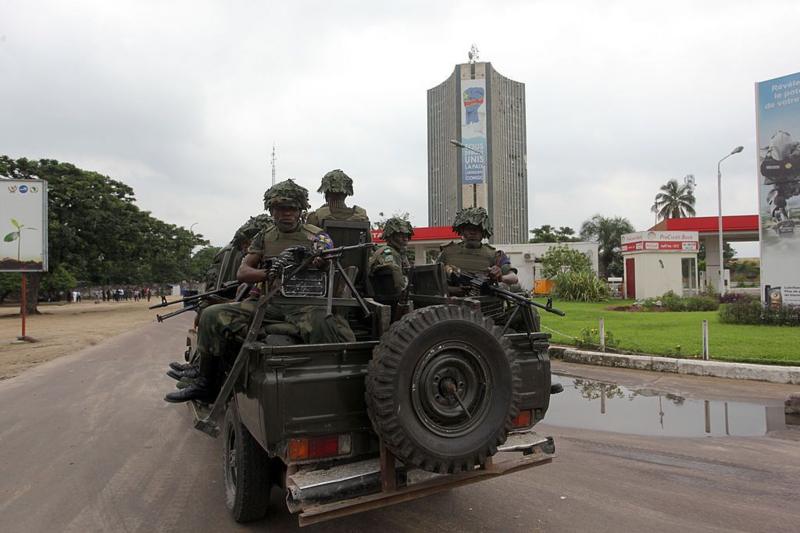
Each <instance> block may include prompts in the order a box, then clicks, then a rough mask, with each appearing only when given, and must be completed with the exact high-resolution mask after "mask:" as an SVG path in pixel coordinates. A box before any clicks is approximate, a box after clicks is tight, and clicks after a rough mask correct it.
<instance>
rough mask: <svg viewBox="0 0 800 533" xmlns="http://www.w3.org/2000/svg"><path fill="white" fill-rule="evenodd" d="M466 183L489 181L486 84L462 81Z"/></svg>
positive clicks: (478, 81)
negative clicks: (487, 171) (487, 176)
mask: <svg viewBox="0 0 800 533" xmlns="http://www.w3.org/2000/svg"><path fill="white" fill-rule="evenodd" d="M461 142H462V143H464V145H465V146H466V148H462V149H461V176H462V178H461V179H462V182H463V183H464V184H467V185H472V184H479V183H485V181H486V80H461Z"/></svg>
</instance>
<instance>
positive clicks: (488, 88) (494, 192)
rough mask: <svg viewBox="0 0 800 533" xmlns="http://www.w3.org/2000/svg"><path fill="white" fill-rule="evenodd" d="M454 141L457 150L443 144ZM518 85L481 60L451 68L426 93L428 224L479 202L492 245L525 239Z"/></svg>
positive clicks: (450, 219)
mask: <svg viewBox="0 0 800 533" xmlns="http://www.w3.org/2000/svg"><path fill="white" fill-rule="evenodd" d="M451 140H456V141H459V142H461V143H462V144H463V145H464V147H463V148H459V147H457V146H455V145H453V144H452V143H451V142H450V141H451ZM526 145H527V138H526V128H525V84H524V83H520V82H517V81H514V80H511V79H509V78H506V77H505V76H503V75H501V74H500V73H498V72H497V71H496V70H494V68H493V67H492V64H491V63H488V62H474V63H464V64H461V65H456V68H455V70H454V71H453V73H452V74H451V75H450V77H448V78H447V79H446V80H445V81H444V82H442V83H441V84H439V85H438V86H436V87H434V88H432V89H429V90H428V223H429V225H431V226H447V225H449V224H452V222H453V219H454V218H455V214H456V212H457V211H458V210H459V209H461V208H464V207H471V206H479V207H484V208H485V209H486V210H487V211H488V212H489V216H490V217H491V219H492V225H493V227H494V236H493V237H492V239H491V241H492V242H501V243H512V244H513V243H524V242H527V241H528V168H527V153H526Z"/></svg>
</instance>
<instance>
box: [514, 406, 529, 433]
mask: <svg viewBox="0 0 800 533" xmlns="http://www.w3.org/2000/svg"><path fill="white" fill-rule="evenodd" d="M531 421H532V417H531V410H530V409H525V410H524V411H520V412H519V414H518V415H517V417H516V418H515V419H514V420H512V421H511V425H512V427H513V428H514V429H520V428H527V427H530V426H531Z"/></svg>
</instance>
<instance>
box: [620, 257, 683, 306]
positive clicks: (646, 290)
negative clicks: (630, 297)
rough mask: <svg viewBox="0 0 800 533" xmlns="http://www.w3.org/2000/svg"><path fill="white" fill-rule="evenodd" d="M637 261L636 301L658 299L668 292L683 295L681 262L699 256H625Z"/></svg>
mask: <svg viewBox="0 0 800 533" xmlns="http://www.w3.org/2000/svg"><path fill="white" fill-rule="evenodd" d="M624 257H625V259H627V258H630V257H633V258H634V259H635V272H636V273H635V277H636V299H637V300H639V299H643V298H657V297H659V296H661V295H662V294H664V293H665V292H668V291H673V292H674V293H675V294H677V295H678V296H681V295H682V294H683V274H682V270H681V260H682V259H684V258H690V259H691V258H693V257H695V258H696V257H697V254H695V253H690V254H682V253H675V252H662V253H637V254H625V256H624Z"/></svg>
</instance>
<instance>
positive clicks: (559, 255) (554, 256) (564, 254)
mask: <svg viewBox="0 0 800 533" xmlns="http://www.w3.org/2000/svg"><path fill="white" fill-rule="evenodd" d="M591 270H592V261H591V260H590V259H589V258H588V257H587V256H586V255H585V254H583V253H582V252H579V251H578V250H574V249H572V248H568V247H567V246H566V245H563V244H562V245H557V246H551V247H550V248H548V249H547V252H545V254H544V255H543V256H542V276H544V277H545V278H547V279H554V278H556V277H557V276H558V275H559V274H561V273H564V272H590V271H591Z"/></svg>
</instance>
